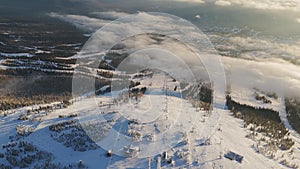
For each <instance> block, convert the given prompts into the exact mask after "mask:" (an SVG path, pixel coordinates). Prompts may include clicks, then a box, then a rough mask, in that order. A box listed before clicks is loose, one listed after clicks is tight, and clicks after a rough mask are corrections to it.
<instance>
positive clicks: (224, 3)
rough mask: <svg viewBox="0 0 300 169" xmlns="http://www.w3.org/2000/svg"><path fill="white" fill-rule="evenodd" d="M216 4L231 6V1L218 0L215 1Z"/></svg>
mask: <svg viewBox="0 0 300 169" xmlns="http://www.w3.org/2000/svg"><path fill="white" fill-rule="evenodd" d="M215 5H219V6H230V5H231V2H229V1H224V0H218V1H216V2H215Z"/></svg>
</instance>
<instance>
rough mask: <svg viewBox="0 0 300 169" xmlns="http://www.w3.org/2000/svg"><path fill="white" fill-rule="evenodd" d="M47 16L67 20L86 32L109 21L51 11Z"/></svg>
mask: <svg viewBox="0 0 300 169" xmlns="http://www.w3.org/2000/svg"><path fill="white" fill-rule="evenodd" d="M49 16H51V17H54V18H58V19H61V20H63V21H66V22H69V23H71V24H73V25H74V26H76V27H77V28H79V29H81V30H83V31H87V32H95V31H96V30H98V29H100V28H101V27H102V26H104V25H105V24H107V23H109V22H110V21H106V20H101V19H97V18H90V17H87V16H82V15H64V14H58V13H53V12H52V13H49Z"/></svg>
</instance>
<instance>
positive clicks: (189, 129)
mask: <svg viewBox="0 0 300 169" xmlns="http://www.w3.org/2000/svg"><path fill="white" fill-rule="evenodd" d="M134 81H136V82H140V83H141V84H140V85H138V86H136V87H135V88H142V87H147V90H146V92H145V93H144V94H143V95H139V97H132V98H127V99H126V97H125V98H123V99H118V97H117V96H116V95H111V93H106V94H104V95H100V96H96V97H85V98H81V99H75V100H73V101H75V102H74V103H73V104H72V105H71V106H69V107H67V108H62V109H54V111H52V112H49V113H48V114H47V115H45V116H42V119H41V121H35V122H33V121H30V120H27V121H21V120H18V117H19V115H20V114H22V113H26V111H27V110H28V109H32V108H33V107H25V108H21V109H16V110H13V111H11V112H13V113H12V114H9V115H7V116H1V117H0V130H1V133H0V144H2V145H5V144H7V143H9V141H10V139H9V136H11V135H14V134H16V127H17V126H18V125H26V126H32V127H33V128H34V131H33V133H32V134H30V135H29V136H25V137H24V138H21V139H22V140H24V141H28V142H30V143H31V144H33V145H34V146H35V147H36V148H37V149H39V150H42V151H46V152H49V153H51V154H52V155H53V156H54V159H53V161H52V162H53V163H60V164H62V165H64V166H67V165H69V164H73V163H78V162H79V161H80V160H82V162H83V163H84V164H85V165H86V166H88V167H89V168H95V169H98V168H158V166H161V167H162V168H184V167H186V168H286V167H285V166H284V165H282V164H280V162H281V161H282V160H284V159H287V160H291V158H289V157H287V156H288V151H285V152H283V151H282V152H280V153H282V154H284V155H283V156H282V157H278V158H277V159H270V158H268V157H266V156H264V155H262V154H260V153H258V152H256V151H255V149H254V148H253V145H254V144H255V141H254V140H251V139H248V138H246V135H247V134H249V129H247V128H244V125H243V121H242V120H240V119H237V118H234V117H233V116H232V114H231V112H230V111H229V110H224V109H222V108H220V107H216V108H214V112H213V113H209V112H206V111H204V110H202V109H199V108H196V107H193V106H192V104H191V103H190V102H189V101H188V100H184V99H182V98H181V94H180V88H178V90H177V89H176V90H175V88H176V86H177V87H179V83H178V82H176V81H174V79H172V78H170V77H167V76H166V75H163V74H160V73H157V74H154V75H153V76H151V77H150V76H144V77H140V78H136V79H134ZM106 88H107V86H106ZM253 92H255V90H254V89H253V90H252V89H251V90H247V89H240V90H233V91H232V93H231V95H232V98H233V99H234V100H236V101H239V102H241V103H245V104H248V105H252V106H255V107H265V108H272V109H274V110H277V111H279V112H280V117H281V119H282V121H283V122H284V124H285V126H286V127H287V128H288V129H289V130H290V131H291V137H292V139H293V140H294V141H295V145H294V146H293V147H294V148H293V151H294V152H293V153H294V154H293V156H294V157H293V159H292V161H291V162H294V163H296V164H299V162H300V156H299V151H300V150H299V140H300V138H299V135H298V134H297V133H294V131H293V130H292V128H291V127H290V126H289V124H288V121H287V120H286V115H285V108H284V102H283V99H282V98H278V99H272V98H269V99H271V100H272V103H271V104H264V103H262V102H261V101H257V100H256V99H255V97H254V96H253ZM119 93H120V92H119ZM70 114H77V115H78V116H77V117H69V116H68V115H70ZM63 115H65V116H66V117H65V118H61V117H59V116H63ZM69 120H76V121H77V122H78V123H80V124H81V125H82V127H83V129H86V133H87V134H88V136H90V137H91V138H92V139H93V138H95V140H94V141H95V142H96V143H97V144H98V145H99V147H98V148H97V149H95V150H88V151H82V152H81V151H75V150H74V149H73V148H72V147H66V146H64V144H62V143H60V142H57V141H56V140H55V139H53V137H52V136H51V131H50V130H49V127H50V126H52V125H53V124H59V123H62V122H66V121H69ZM89 121H96V122H99V123H101V124H103V126H102V127H100V128H92V129H91V128H88V127H89V126H88V123H87V122H89ZM85 124H87V126H85ZM99 131H103V132H102V133H101V134H102V135H101V136H98V135H97V133H99ZM96 138H97V139H96ZM73 141H74V142H76V140H73ZM107 150H112V152H113V155H112V156H110V157H109V156H106V154H107ZM5 151H6V149H5V148H0V153H4V152H5ZM130 151H132V153H131V154H130V153H129V154H128V152H130ZM228 151H233V152H235V153H238V154H240V155H242V156H244V159H243V161H242V163H238V162H236V161H234V160H229V159H227V158H225V157H224V154H226V153H227V152H228ZM159 154H167V155H168V158H165V155H162V157H159ZM131 155H132V156H133V158H130V157H131ZM158 159H161V160H158ZM171 159H172V160H171ZM158 161H160V162H158ZM0 164H8V162H7V161H6V160H5V158H2V159H1V158H0ZM29 168H30V167H29Z"/></svg>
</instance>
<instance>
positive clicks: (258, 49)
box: [51, 12, 300, 96]
mask: <svg viewBox="0 0 300 169" xmlns="http://www.w3.org/2000/svg"><path fill="white" fill-rule="evenodd" d="M103 14H104V13H103ZM105 14H110V15H112V17H113V16H115V17H116V16H121V14H120V15H119V14H116V13H113V12H109V13H105ZM139 15H140V17H141V18H143V19H141V20H140V21H138V22H137V25H138V24H140V23H142V22H141V21H143V20H149V21H151V20H152V21H153V20H155V21H157V22H164V23H165V22H168V20H166V19H167V18H165V17H158V18H156V17H155V16H152V15H149V14H147V13H140V14H139ZM51 16H53V17H57V18H60V19H62V20H65V21H67V22H70V23H73V24H74V25H76V26H78V27H79V28H81V29H84V30H85V29H90V28H91V29H93V30H94V31H96V30H97V28H100V27H101V26H103V24H105V23H107V22H108V21H106V20H101V19H95V18H89V17H86V16H79V15H59V14H53V13H52V14H51ZM158 25H159V24H158ZM170 25H172V24H171V23H170V24H161V27H160V29H161V30H164V31H166V32H167V31H168V29H170V28H169V27H170ZM115 26H116V27H115V30H111V31H108V32H107V33H106V34H102V35H101V38H104V39H107V40H111V41H114V40H115V37H117V35H116V34H115V33H114V32H118V31H116V30H118V27H117V25H115ZM130 26H131V28H132V29H130V31H132V33H134V32H139V31H140V30H139V27H138V26H135V25H134V23H133V25H130ZM144 26H145V27H147V25H144ZM148 26H150V25H148ZM192 32H193V31H191V29H190V28H188V27H187V28H186V30H185V33H187V35H188V36H187V37H189V36H193V35H192ZM181 33H183V32H181ZM209 37H210V38H211V39H212V40H213V41H214V44H215V45H216V48H218V49H219V51H223V52H237V53H239V55H237V57H238V58H232V57H225V56H224V57H222V62H223V64H224V66H225V67H226V69H225V70H226V75H227V80H228V82H229V83H230V84H232V86H239V87H243V88H253V87H257V88H260V89H262V90H265V91H272V92H277V93H279V94H281V95H293V96H295V95H300V74H299V72H300V67H299V66H297V65H296V64H297V63H298V61H299V59H300V54H299V53H300V47H299V46H300V42H298V43H294V44H288V43H279V42H276V41H272V40H266V39H258V38H253V37H242V36H229V37H225V36H222V35H220V34H215V35H209ZM160 38H161V40H159V39H160ZM160 38H157V37H151V36H139V37H136V38H130V39H128V40H127V41H124V45H126V46H127V47H128V48H143V47H146V48H147V47H148V48H157V47H159V48H163V49H165V50H168V51H170V52H172V53H177V55H181V57H182V58H185V60H186V61H187V62H190V63H191V64H192V63H193V57H191V56H192V54H191V53H192V52H191V51H190V49H189V50H188V49H187V48H186V46H185V45H182V44H180V43H178V42H176V41H174V40H172V39H168V38H164V37H160ZM218 42H219V43H218ZM104 45H105V44H104ZM292 63H296V64H292ZM212 65H213V64H212ZM198 66H199V65H198ZM233 89H234V88H233Z"/></svg>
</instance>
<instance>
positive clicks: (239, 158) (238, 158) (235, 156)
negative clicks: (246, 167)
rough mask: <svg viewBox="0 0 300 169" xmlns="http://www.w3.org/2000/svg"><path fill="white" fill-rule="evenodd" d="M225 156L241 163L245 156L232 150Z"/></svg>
mask: <svg viewBox="0 0 300 169" xmlns="http://www.w3.org/2000/svg"><path fill="white" fill-rule="evenodd" d="M224 157H225V158H228V159H230V160H235V161H237V162H239V163H242V161H243V158H244V157H243V156H241V155H239V154H237V153H234V152H232V151H228V152H227V154H225V155H224Z"/></svg>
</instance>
